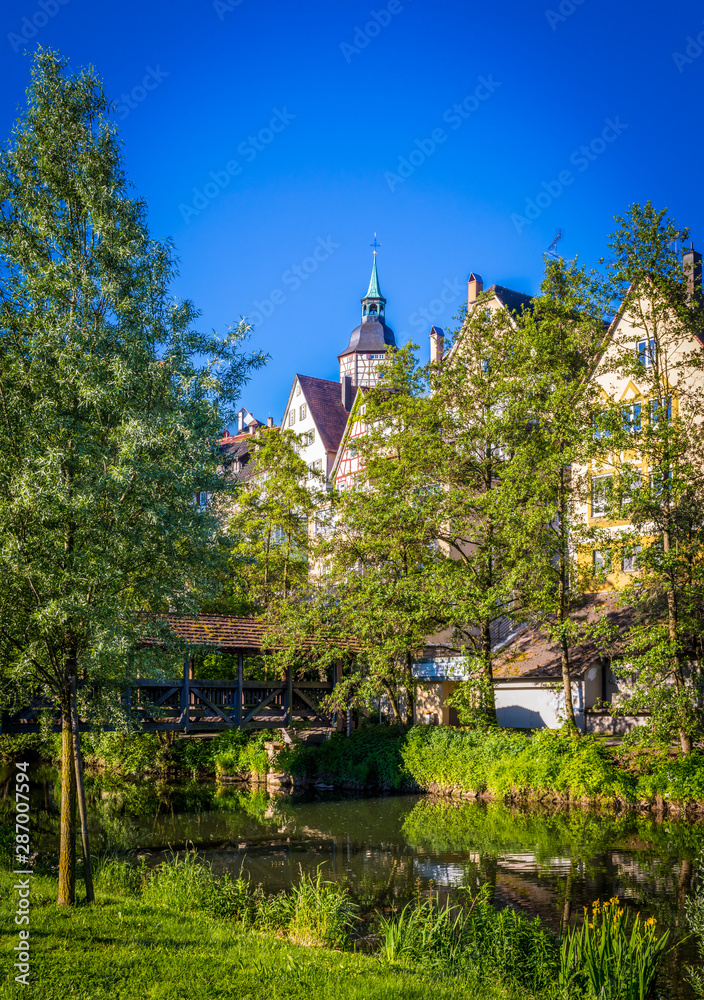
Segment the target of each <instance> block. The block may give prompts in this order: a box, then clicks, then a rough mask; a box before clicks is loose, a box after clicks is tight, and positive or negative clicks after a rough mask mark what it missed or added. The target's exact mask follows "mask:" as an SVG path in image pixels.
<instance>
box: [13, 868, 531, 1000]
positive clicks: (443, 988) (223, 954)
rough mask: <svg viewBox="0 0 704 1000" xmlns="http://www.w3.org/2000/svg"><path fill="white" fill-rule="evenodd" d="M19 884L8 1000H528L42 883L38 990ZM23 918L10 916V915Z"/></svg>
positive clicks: (199, 916) (493, 987)
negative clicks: (25, 956)
mask: <svg viewBox="0 0 704 1000" xmlns="http://www.w3.org/2000/svg"><path fill="white" fill-rule="evenodd" d="M12 884H13V882H12V877H11V876H8V875H5V874H3V875H2V877H1V878H0V887H1V888H2V897H3V904H2V910H3V917H2V929H3V933H2V937H1V938H0V951H1V952H2V964H1V966H0V968H1V970H2V971H1V972H0V975H1V977H2V978H1V979H0V998H1V1000H10V998H12V1000H18V998H22V1000H33V998H42V1000H128V998H129V1000H132V998H135V1000H147V998H149V1000H151V998H154V1000H157V998H158V1000H219V998H221V997H222V998H225V997H227V998H230V997H232V998H237V1000H254V998H257V1000H259V998H262V1000H263V998H266V1000H279V998H281V1000H283V998H286V1000H289V998H290V1000H298V998H300V1000H327V998H330V1000H348V998H349V1000H397V998H398V1000H400V998H403V1000H425V998H428V997H437V998H438V1000H440V998H442V1000H445V998H447V1000H451V998H452V1000H454V998H457V1000H459V998H462V1000H475V998H476V1000H519V998H526V997H527V996H528V994H526V993H522V992H520V991H518V992H517V991H515V990H512V989H511V990H509V989H504V988H502V987H501V986H500V985H497V984H496V983H494V982H492V979H493V978H494V977H493V976H491V975H489V976H488V977H487V980H486V981H477V980H471V981H469V980H467V979H465V978H462V979H449V978H448V979H445V980H441V979H439V978H437V979H434V978H431V977H429V976H428V975H427V974H426V975H423V974H420V973H415V972H413V971H412V970H409V969H402V968H394V967H390V966H388V965H382V964H381V963H380V962H379V960H378V959H376V958H374V957H372V956H367V955H361V954H354V953H352V952H341V951H331V950H326V949H322V948H308V947H302V946H296V945H292V944H289V943H287V942H284V941H279V940H276V939H274V938H268V937H264V936H262V935H260V934H256V933H252V932H248V931H242V930H240V929H239V928H238V927H237V925H236V924H234V923H232V922H231V921H228V920H225V919H218V918H214V917H209V916H207V915H205V914H203V913H192V914H183V913H174V912H172V911H170V910H169V909H168V908H166V907H165V906H156V905H149V904H147V903H144V902H142V901H141V900H139V899H131V898H128V897H117V896H114V895H112V896H111V895H109V894H107V893H103V892H100V891H98V892H97V901H96V904H95V905H94V906H93V907H90V908H89V907H86V906H80V905H79V906H78V907H77V908H76V909H75V910H73V911H66V910H60V911H59V910H57V909H56V907H55V894H56V882H55V881H54V880H52V879H48V878H46V879H45V878H39V877H33V879H32V886H33V892H32V895H31V898H30V903H31V911H30V918H31V925H30V935H31V937H30V951H31V959H30V966H31V973H30V979H31V984H30V986H29V987H27V986H24V985H22V984H19V983H15V982H14V973H15V970H14V969H13V968H12V964H13V962H14V960H15V959H14V956H13V951H12V949H13V947H14V946H15V945H16V944H17V943H18V939H17V937H16V935H15V934H14V922H13V921H14V903H15V898H16V894H15V893H14V892H13V891H12ZM11 910H12V911H13V912H10V911H11Z"/></svg>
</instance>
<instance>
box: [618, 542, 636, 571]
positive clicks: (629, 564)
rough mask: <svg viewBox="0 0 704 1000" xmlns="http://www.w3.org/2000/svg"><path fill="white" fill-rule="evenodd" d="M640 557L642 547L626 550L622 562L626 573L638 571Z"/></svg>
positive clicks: (633, 546) (622, 567) (631, 547)
mask: <svg viewBox="0 0 704 1000" xmlns="http://www.w3.org/2000/svg"><path fill="white" fill-rule="evenodd" d="M639 556H640V545H631V546H629V547H628V548H627V549H625V550H624V553H623V558H622V560H621V569H622V570H623V572H624V573H635V571H636V570H637V569H638V557H639Z"/></svg>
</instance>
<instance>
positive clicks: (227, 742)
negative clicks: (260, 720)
mask: <svg viewBox="0 0 704 1000" xmlns="http://www.w3.org/2000/svg"><path fill="white" fill-rule="evenodd" d="M272 739H274V736H273V735H272V733H271V732H270V731H269V730H259V731H256V730H242V729H232V730H230V731H229V732H227V733H222V734H221V735H220V736H218V737H217V740H213V743H217V745H216V746H215V748H214V751H213V758H212V759H213V764H214V766H215V772H216V774H218V775H222V776H225V775H227V776H229V777H243V778H246V777H248V776H249V775H250V774H254V775H257V776H259V777H263V776H264V775H266V773H267V771H268V770H269V758H268V755H267V752H266V748H265V746H264V744H265V743H267V742H268V741H270V740H272Z"/></svg>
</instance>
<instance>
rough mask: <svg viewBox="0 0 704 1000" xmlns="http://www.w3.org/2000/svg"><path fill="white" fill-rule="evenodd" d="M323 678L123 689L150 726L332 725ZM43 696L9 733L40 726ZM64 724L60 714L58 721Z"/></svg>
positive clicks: (143, 683) (163, 683)
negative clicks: (324, 705)
mask: <svg viewBox="0 0 704 1000" xmlns="http://www.w3.org/2000/svg"><path fill="white" fill-rule="evenodd" d="M333 686H334V685H332V684H326V683H322V682H320V681H312V682H301V681H294V680H293V679H292V678H291V677H290V676H289V677H287V678H286V679H284V680H280V681H245V680H243V679H242V678H241V677H240V678H239V679H238V680H236V681H221V680H208V679H205V680H203V679H193V678H188V677H183V678H172V679H165V680H164V679H160V680H155V679H152V678H142V679H139V680H133V681H131V682H130V683H129V684H128V685H127V686H126V687H125V688H124V690H123V694H122V698H123V704H124V706H125V709H126V710H127V712H128V713H129V714H130V715H131V716H132V718H133V720H134V721H135V722H136V723H137V724H138V725H139V727H140V728H141V729H143V730H145V731H161V732H164V731H169V730H173V731H180V732H198V731H206V730H207V731H210V732H212V731H213V730H219V729H225V728H230V729H231V728H242V729H265V728H276V727H281V726H288V725H290V724H291V722H293V721H303V720H308V721H310V722H315V723H317V724H318V725H322V726H331V725H332V722H331V719H330V718H329V717H328V716H327V715H326V714H325V713H324V712H323V711H322V709H321V708H320V704H321V702H322V701H323V699H324V698H325V696H326V695H328V694H330V692H331V691H332V690H333ZM50 708H51V706H50V705H49V703H48V702H45V701H42V700H41V699H39V700H37V701H35V702H34V703H33V704H32V705H31V706H30V707H29V708H27V709H24V710H23V711H22V712H18V713H17V714H16V715H14V716H10V717H9V718H6V719H4V720H3V726H2V729H3V731H4V732H22V733H28V732H37V731H39V728H40V727H39V714H40V712H42V711H46V710H47V709H50ZM55 724H56V725H59V724H60V718H57V719H56V720H55Z"/></svg>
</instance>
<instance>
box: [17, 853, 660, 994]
mask: <svg viewBox="0 0 704 1000" xmlns="http://www.w3.org/2000/svg"><path fill="white" fill-rule="evenodd" d="M1 881H2V882H3V883H5V884H4V885H3V888H4V889H6V890H7V892H6V895H7V897H10V898H11V895H12V891H13V889H12V885H11V883H12V877H11V876H10V875H7V874H6V875H4V876H3V878H2V880H1ZM31 882H32V887H31V893H30V896H29V914H30V923H29V925H28V926H29V930H30V937H29V945H26V944H25V950H27V948H28V950H29V959H28V961H27V964H28V965H29V978H30V985H29V986H26V985H21V986H20V985H19V984H16V983H15V982H14V981H13V973H12V972H11V971H9V972H8V973H6V975H5V978H4V981H3V982H2V986H0V998H3V1000H4V998H7V1000H9V998H13V1000H14V998H16V997H18V996H19V995H20V994H21V995H22V996H24V997H26V996H30V997H37V998H39V997H41V998H42V1000H59V998H61V1000H63V998H64V997H66V996H77V997H86V998H87V997H90V1000H103V998H105V1000H107V998H108V997H109V998H110V1000H133V998H134V1000H136V998H140V1000H141V998H143V997H146V996H149V997H157V996H158V997H159V998H169V1000H172V998H173V1000H176V998H179V1000H180V998H184V1000H185V998H186V997H187V998H188V1000H200V998H201V997H202V998H203V1000H205V998H206V997H207V998H208V1000H213V998H220V997H222V998H225V997H228V998H229V997H232V998H237V1000H246V998H254V997H257V998H258V997H262V998H264V997H266V998H267V1000H270V998H272V997H273V998H279V997H281V998H284V997H286V998H289V1000H297V998H299V997H300V998H303V997H306V998H308V997H312V996H314V997H316V998H317V997H330V998H332V997H335V998H340V1000H345V998H350V1000H351V998H355V1000H362V998H364V1000H369V998H372V1000H373V998H388V1000H391V998H396V997H399V996H403V997H404V998H406V997H410V998H416V997H417V998H419V1000H420V998H424V997H437V998H455V997H456V998H458V1000H459V998H460V997H462V998H464V1000H472V998H476V1000H479V998H486V1000H528V998H529V997H534V998H542V1000H558V998H559V1000H568V998H571V1000H576V998H577V997H580V998H581V997H583V996H585V995H586V992H588V986H589V976H590V972H589V951H590V949H589V948H582V947H581V946H580V942H579V940H578V939H579V937H580V933H581V932H578V931H577V930H576V929H575V931H574V932H570V934H569V935H568V937H567V939H566V945H565V946H561V944H560V941H559V939H558V938H557V937H556V935H555V934H554V933H552V932H551V931H549V930H547V929H546V928H544V927H543V926H542V924H541V921H540V920H539V919H538V918H536V919H534V920H530V919H528V918H526V917H525V916H523V915H521V914H519V913H517V912H516V911H514V910H502V911H497V910H495V909H494V908H493V906H492V905H491V903H490V901H489V895H490V891H489V887H488V886H484V887H483V888H482V889H480V890H479V891H478V892H477V893H476V894H475V895H471V894H469V893H468V892H467V893H466V899H465V900H464V902H463V903H461V904H460V905H456V906H454V907H452V908H449V907H447V906H446V905H444V904H442V903H441V902H440V901H439V899H438V898H437V895H436V894H435V893H434V892H430V893H429V894H426V895H421V894H420V893H419V894H418V895H417V896H416V898H415V899H414V900H413V902H412V903H409V904H408V905H407V906H406V907H405V908H404V909H403V910H402V911H401V912H400V913H394V912H393V911H390V912H387V913H380V912H377V911H364V909H363V908H362V907H360V906H359V905H358V904H356V903H355V902H354V900H353V897H352V895H351V893H350V890H349V889H348V888H346V887H345V886H341V885H339V884H336V883H333V882H326V881H324V880H323V879H322V877H321V873H320V871H318V873H317V876H315V877H306V876H302V877H301V879H300V881H299V882H298V883H297V884H296V885H294V886H293V887H292V889H291V890H290V891H289V892H288V893H283V892H282V893H278V894H276V895H274V896H267V895H265V894H264V893H263V892H262V891H261V888H259V887H257V888H253V887H252V885H251V884H250V883H249V882H248V881H247V880H244V879H240V878H237V879H233V878H230V877H229V876H222V877H217V876H215V875H214V874H213V872H212V869H211V868H210V866H209V865H207V864H204V863H203V862H202V860H201V859H199V858H196V857H195V856H194V855H193V854H186V855H183V856H175V857H173V858H171V859H170V860H168V861H166V862H165V863H163V864H162V865H160V866H159V867H158V868H156V869H150V868H148V867H146V866H145V865H144V864H141V865H137V864H134V863H132V862H130V861H125V860H120V859H117V858H109V859H104V860H103V861H102V863H99V864H98V866H97V877H96V889H97V893H96V903H95V905H94V906H91V907H87V906H85V905H80V904H79V906H78V907H77V908H76V909H75V910H61V911H57V910H56V908H55V898H56V882H55V880H54V879H53V878H49V877H46V876H44V877H42V876H41V875H40V874H35V875H33V876H31ZM609 906H611V909H609ZM614 907H615V908H614ZM623 912H624V911H623V910H618V901H617V900H612V901H611V904H605V905H603V906H597V908H596V909H594V912H593V915H592V921H593V923H592V924H591V926H592V928H596V930H595V931H594V932H593V933H594V937H595V943H597V944H598V939H599V938H600V937H602V938H603V937H605V938H606V939H608V942H609V944H611V945H613V944H615V943H616V941H617V940H618V941H619V942H620V943H621V944H620V953H621V957H620V958H618V959H616V958H614V962H613V963H611V964H610V971H609V975H610V976H611V977H612V978H613V977H615V978H614V979H613V981H614V982H618V983H619V984H620V985H621V986H622V987H625V986H626V984H627V983H629V984H631V986H630V992H628V995H629V996H631V995H632V996H633V997H636V998H640V1000H646V997H648V996H650V995H651V989H650V987H648V988H647V989H646V990H645V991H643V990H642V989H641V990H640V992H639V991H638V990H637V988H636V992H635V993H634V992H633V988H635V983H636V982H637V981H638V980H639V979H640V980H642V981H643V982H646V983H651V984H652V985H653V986H654V985H655V980H654V978H653V977H655V976H656V975H657V971H658V967H659V965H660V961H661V958H662V956H663V954H664V952H665V950H666V946H667V944H668V941H669V937H670V935H669V932H665V933H664V934H662V933H660V932H658V931H657V930H656V929H655V926H654V921H650V922H648V923H645V924H643V923H640V922H639V920H638V918H636V919H635V922H629V918H628V917H626V918H625V920H622V917H621V915H622V914H623ZM614 921H615V922H614ZM619 921H621V922H622V923H623V927H622V928H621V927H619V925H618V924H619ZM629 935H630V943H629ZM572 938H574V941H575V943H573V944H571V943H570V942H571V939H572ZM15 944H16V942H15V941H13V940H12V936H11V935H6V936H5V937H4V939H3V944H2V945H1V946H0V950H2V951H3V952H4V957H5V959H6V963H5V968H6V969H8V970H11V969H12V967H13V954H12V953H13V948H14V945H15ZM624 949H625V951H624ZM634 963H635V964H634ZM636 965H637V966H638V969H636ZM597 992H598V990H597ZM619 995H620V993H619Z"/></svg>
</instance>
